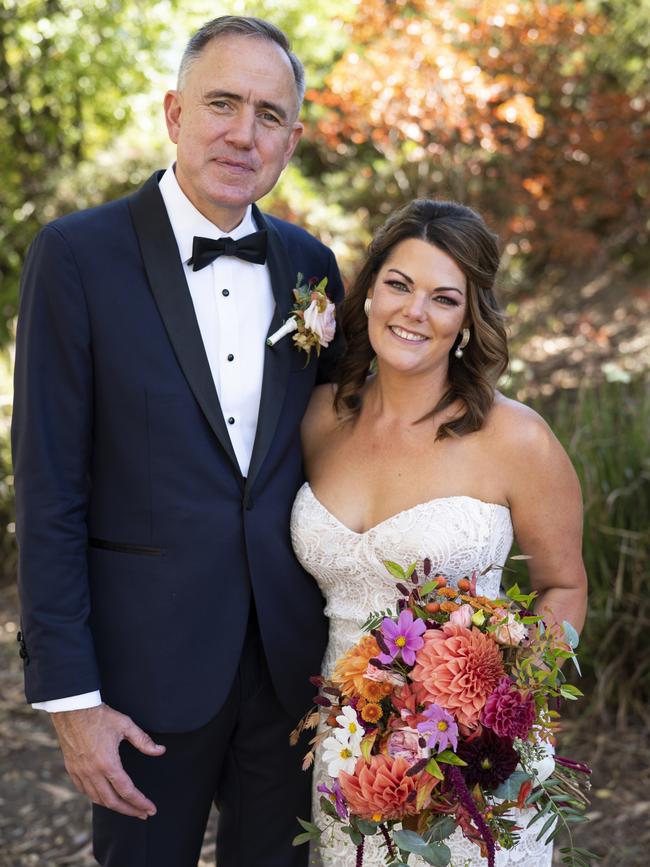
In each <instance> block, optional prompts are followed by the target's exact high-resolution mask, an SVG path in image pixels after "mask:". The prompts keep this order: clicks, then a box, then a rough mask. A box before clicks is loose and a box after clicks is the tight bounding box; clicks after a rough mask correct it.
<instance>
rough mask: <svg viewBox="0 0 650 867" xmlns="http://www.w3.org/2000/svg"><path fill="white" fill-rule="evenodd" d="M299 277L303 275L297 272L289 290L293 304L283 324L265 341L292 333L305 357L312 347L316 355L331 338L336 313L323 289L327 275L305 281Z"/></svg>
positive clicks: (271, 344) (268, 342)
mask: <svg viewBox="0 0 650 867" xmlns="http://www.w3.org/2000/svg"><path fill="white" fill-rule="evenodd" d="M303 280H304V277H303V275H302V274H298V279H297V280H296V288H295V289H294V290H293V294H294V297H295V299H296V305H295V307H294V308H293V310H292V311H291V314H290V315H289V318H288V319H287V321H286V322H285V323H284V325H283V326H282V327H281V328H278V330H277V331H276V332H275V333H274V334H272V335H271V336H270V337H268V338H267V340H266V343H267V345H268V346H275V344H276V343H277V342H278V341H279V340H282V338H283V337H286V335H287V334H293V342H294V343H295V344H296V346H298V347H299V348H300V349H304V350H305V352H306V353H307V358H308V359H309V357H310V355H311V351H312V349H315V350H316V355H320V351H321V349H326V348H327V347H328V346H329V344H330V343H331V341H332V340H333V339H334V333H335V332H336V313H335V307H334V303H333V302H332V301H330V299H329V298H328V297H327V294H326V293H325V287H326V286H327V277H323V279H322V280H321V281H320V283H317V281H316V278H315V277H312V278H311V280H308V281H307V283H304V282H303Z"/></svg>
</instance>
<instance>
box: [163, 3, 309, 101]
mask: <svg viewBox="0 0 650 867" xmlns="http://www.w3.org/2000/svg"><path fill="white" fill-rule="evenodd" d="M231 35H237V36H251V37H255V38H257V39H266V40H267V42H275V43H276V45H279V46H280V48H281V49H282V50H283V51H284V53H285V54H286V55H287V57H288V59H289V63H290V64H291V69H292V70H293V77H294V81H295V83H296V91H297V94H298V105H297V109H298V112H299V111H300V106H301V105H302V101H303V98H304V96H305V70H304V67H303V65H302V63H301V62H300V61H299V60H298V58H297V57H296V55H295V54H294V53H293V51H292V50H291V44H290V42H289V40H288V38H287V36H286V35H285V33H283V31H282V30H280V28H279V27H276V26H275V24H271V22H270V21H264V19H262V18H252V17H244V16H241V15H222V16H220V17H219V18H213V19H212V21H208V22H207V24H204V25H203V27H201V29H200V30H197V31H196V33H195V34H194V36H192V37H191V39H190V41H189V42H188V43H187V46H186V48H185V51H184V52H183V56H182V58H181V63H180V66H179V68H178V83H177V89H178V90H182V89H183V87H184V85H185V81H186V78H187V73H188V71H189V69H190V67H191V66H192V64H193V63H194V61H195V60H196V59H197V58H198V57H199V56H200V54H201V52H202V51H203V49H204V48H205V46H206V45H208V43H210V42H212V40H213V39H218V38H219V37H220V36H231Z"/></svg>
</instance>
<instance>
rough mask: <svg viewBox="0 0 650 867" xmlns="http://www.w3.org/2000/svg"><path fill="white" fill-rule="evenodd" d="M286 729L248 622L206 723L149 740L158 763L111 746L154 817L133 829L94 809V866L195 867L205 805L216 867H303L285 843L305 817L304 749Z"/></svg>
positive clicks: (288, 723) (129, 822) (299, 850)
mask: <svg viewBox="0 0 650 867" xmlns="http://www.w3.org/2000/svg"><path fill="white" fill-rule="evenodd" d="M215 675H216V672H215ZM170 701H173V696H170ZM296 722H297V721H296V720H295V719H291V718H290V717H289V716H288V715H287V713H286V712H285V711H284V710H283V708H282V707H281V706H280V704H279V702H278V699H277V698H276V695H275V691H274V689H273V684H272V682H271V677H270V674H269V671H268V667H267V665H266V660H265V656H264V650H263V648H262V643H261V639H260V635H259V627H258V626H257V623H256V620H255V617H254V616H253V617H252V618H251V622H250V623H249V627H248V631H247V635H246V640H245V642H244V649H243V651H242V656H241V660H240V664H239V667H238V670H237V674H236V676H235V680H234V683H233V686H232V689H231V691H230V694H229V696H228V699H227V701H226V703H225V704H224V706H223V708H222V709H221V710H220V711H219V713H218V714H217V716H216V717H214V719H212V720H211V721H210V722H209V723H208V724H207V725H205V726H203V727H202V728H200V729H198V730H197V731H193V732H188V733H183V734H159V733H154V732H150V733H149V734H150V735H151V737H152V738H153V740H154V741H155V742H156V743H159V744H164V745H165V746H166V748H167V750H166V752H165V754H164V755H163V756H156V757H149V756H144V755H142V753H140V752H138V750H136V749H135V748H134V747H132V746H131V745H130V744H129V743H126V742H123V743H122V745H121V746H120V755H121V758H122V762H123V765H124V768H125V770H126V772H127V774H129V776H130V777H131V779H132V780H133V782H134V783H135V785H136V786H137V787H138V788H139V789H140V791H142V792H143V793H144V794H145V795H146V796H147V797H148V798H150V799H151V800H152V801H153V803H154V804H155V805H156V808H157V813H156V815H155V816H154V817H153V818H150V819H147V820H146V821H143V820H142V819H137V818H131V817H128V816H122V815H120V814H118V813H115V812H113V811H112V810H108V809H106V808H105V807H99V806H96V805H94V806H93V843H94V854H95V858H96V859H97V861H98V863H99V864H101V865H103V867H196V864H197V862H198V859H199V855H200V852H201V846H202V842H203V835H204V833H205V827H206V824H207V821H208V816H209V813H210V808H211V805H212V803H213V801H214V803H215V804H216V805H217V807H218V809H219V824H218V829H217V852H216V858H217V864H218V867H305V865H306V864H307V859H308V851H307V846H305V845H303V846H299V847H293V846H292V845H291V841H292V839H293V837H294V836H295V835H296V834H298V833H300V831H301V828H300V827H299V825H298V823H297V821H296V817H297V816H300V817H301V818H309V812H310V784H311V775H310V774H308V773H305V772H304V771H302V769H301V763H302V758H303V754H304V751H305V750H304V748H301V747H300V746H298V747H291V746H290V745H289V734H290V732H291V730H292V728H293V727H294V725H295V723H296Z"/></svg>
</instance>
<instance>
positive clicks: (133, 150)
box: [0, 0, 650, 723]
mask: <svg viewBox="0 0 650 867" xmlns="http://www.w3.org/2000/svg"><path fill="white" fill-rule="evenodd" d="M188 6H189V7H191V8H188ZM226 13H234V14H253V15H258V16H260V17H266V18H269V19H270V20H272V21H274V22H275V23H276V24H278V25H279V26H280V27H282V28H283V29H284V30H286V31H287V33H289V34H290V35H291V37H292V41H293V46H294V49H295V50H296V52H297V53H298V55H299V56H300V57H301V59H302V60H303V61H304V63H305V66H306V68H307V76H308V84H309V89H308V94H307V101H306V105H305V108H304V112H303V117H304V120H305V124H306V133H305V136H304V137H303V141H302V143H301V145H300V148H299V151H298V153H297V155H296V157H295V158H294V160H293V161H292V163H291V165H290V166H289V168H288V169H287V171H286V172H285V174H284V176H283V178H282V180H281V182H280V184H279V185H278V187H277V188H276V190H274V191H273V192H272V193H271V194H270V195H269V196H268V197H267V200H266V202H264V203H263V206H264V207H266V208H267V209H268V210H272V211H273V212H274V213H276V214H278V215H279V216H284V217H286V218H289V219H293V220H296V221H297V222H299V223H301V224H303V225H304V226H306V227H307V228H308V229H310V230H311V231H313V232H314V233H315V234H317V235H319V236H320V237H321V238H322V239H323V240H324V241H325V242H326V243H328V244H330V245H331V246H333V248H334V249H335V251H336V252H337V255H338V257H339V260H340V263H341V265H342V269H343V272H344V274H345V276H346V279H347V280H348V281H349V280H350V279H351V278H352V277H353V276H354V271H355V268H356V266H357V264H358V263H359V262H360V260H361V257H362V255H363V250H364V247H365V245H366V244H367V242H368V240H369V238H370V235H371V233H372V231H373V230H374V228H376V226H377V225H378V224H380V223H381V222H382V221H383V220H384V219H385V217H386V215H387V214H388V213H389V212H391V211H392V210H394V209H395V208H396V207H398V206H400V205H401V204H403V203H404V202H406V201H408V200H409V199H411V198H413V197H416V196H427V197H441V198H454V199H459V200H461V201H463V202H466V203H468V204H470V205H472V206H473V207H475V208H476V209H477V210H479V211H480V212H481V213H482V214H483V215H484V216H485V217H486V219H487V220H488V222H489V223H490V224H491V225H492V226H493V227H494V228H495V229H497V231H498V232H499V233H500V235H501V238H502V246H503V268H502V275H501V295H502V298H503V300H504V302H505V305H506V311H507V313H508V316H509V321H510V330H511V338H512V340H511V343H512V356H513V360H512V364H511V368H510V372H509V374H508V377H507V378H506V379H505V380H504V382H503V383H502V387H503V388H504V389H505V390H506V391H507V392H508V393H510V394H512V395H514V396H516V397H518V398H519V399H523V400H527V401H529V402H531V403H532V404H533V405H534V406H535V407H536V408H538V409H540V411H541V412H542V413H543V414H544V416H545V417H546V418H547V419H548V420H549V422H550V423H551V425H552V426H553V428H554V430H555V431H556V433H557V434H558V436H559V437H560V439H561V440H562V442H563V443H564V445H565V446H566V448H567V449H568V451H569V453H570V455H571V457H572V460H573V461H574V464H575V466H576V468H577V470H578V472H579V475H580V478H581V481H582V484H583V490H584V494H585V503H586V524H585V558H586V561H587V566H588V572H589V576H590V580H591V587H592V600H591V608H590V616H589V622H588V624H587V629H586V632H585V639H584V650H583V656H584V661H583V670H584V672H585V677H584V679H583V682H584V689H585V691H586V692H587V693H589V694H590V695H591V696H592V699H591V705H590V712H591V713H593V714H595V715H598V717H599V718H600V719H603V718H609V719H616V720H617V722H619V723H621V722H627V721H630V720H638V719H645V718H646V717H647V708H648V706H650V704H649V702H650V654H649V653H648V650H650V647H649V645H648V638H647V636H648V634H650V633H649V631H648V625H649V622H650V603H648V601H647V592H645V593H644V591H645V590H646V587H647V577H648V575H647V552H648V541H649V530H648V527H649V518H650V464H649V460H648V450H647V431H648V429H649V427H650V410H649V407H650V399H649V396H648V389H647V370H648V367H650V357H649V356H650V325H649V324H648V319H647V315H646V314H647V312H648V308H649V301H650V291H649V286H650V254H649V253H648V250H649V249H650V245H649V244H648V240H649V238H648V236H649V233H650V222H649V221H650V204H649V203H650V196H649V193H650V189H649V187H650V116H649V107H650V100H649V97H648V94H650V0H610V2H605V0H583V2H572V0H558V2H541V0H510V2H507V3H504V2H502V0H483V2H470V0H453V2H447V0H390V2H389V0H363V2H359V0H328V2H327V3H326V4H323V3H321V2H320V0H261V2H247V0H232V2H229V3H224V2H207V0H196V2H193V3H192V4H186V3H180V2H176V0H76V2H73V0H0V64H1V70H0V191H1V193H0V233H1V241H2V243H0V347H2V348H1V349H0V556H2V558H3V560H2V574H4V576H5V579H10V578H11V576H13V574H14V571H15V549H14V543H13V510H12V503H11V495H12V477H11V464H10V454H9V445H8V428H9V417H10V409H11V388H10V369H11V351H12V334H13V328H14V320H15V314H16V305H17V298H18V283H19V274H20V269H21V266H22V262H23V259H24V256H25V252H26V249H27V246H28V244H29V242H30V240H31V238H32V237H33V236H34V234H35V233H36V231H37V230H38V228H39V227H40V226H41V225H43V224H45V223H46V222H48V221H49V220H51V219H53V218H54V217H56V216H57V215H59V214H62V213H65V212H67V211H70V210H76V209H79V208H82V207H86V206H89V205H93V204H97V203H100V202H102V201H105V200H107V199H109V198H114V197H116V196H118V195H122V194H124V193H127V192H129V191H130V190H132V189H133V188H135V187H136V186H138V185H139V184H140V183H142V181H143V180H144V179H145V178H146V177H147V176H148V174H149V173H150V172H151V171H153V170H154V169H156V168H159V167H161V166H165V165H167V164H169V162H170V161H171V159H172V157H173V151H172V149H171V147H170V145H169V143H168V142H167V141H166V140H165V131H164V124H163V120H162V112H161V109H160V104H161V99H162V94H163V93H164V91H165V90H166V89H167V88H169V87H173V86H174V79H175V68H176V65H177V63H178V60H179V58H180V54H181V52H182V49H183V46H184V43H185V41H186V39H187V38H188V36H189V35H190V33H191V32H192V31H193V30H194V29H196V27H198V26H200V24H201V23H203V22H204V21H206V20H208V19H209V18H211V17H214V16H216V15H220V14H226ZM531 496H533V497H534V496H535V492H534V491H531ZM644 648H645V650H643V649H644ZM581 706H582V710H583V712H584V704H583V703H581Z"/></svg>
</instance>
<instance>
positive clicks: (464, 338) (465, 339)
mask: <svg viewBox="0 0 650 867" xmlns="http://www.w3.org/2000/svg"><path fill="white" fill-rule="evenodd" d="M468 343H469V328H463V336H462V337H461V339H460V343H459V344H458V346H457V347H456V351H455V352H454V355H455V356H456V358H462V357H463V349H465V347H466V346H467V344H468Z"/></svg>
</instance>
